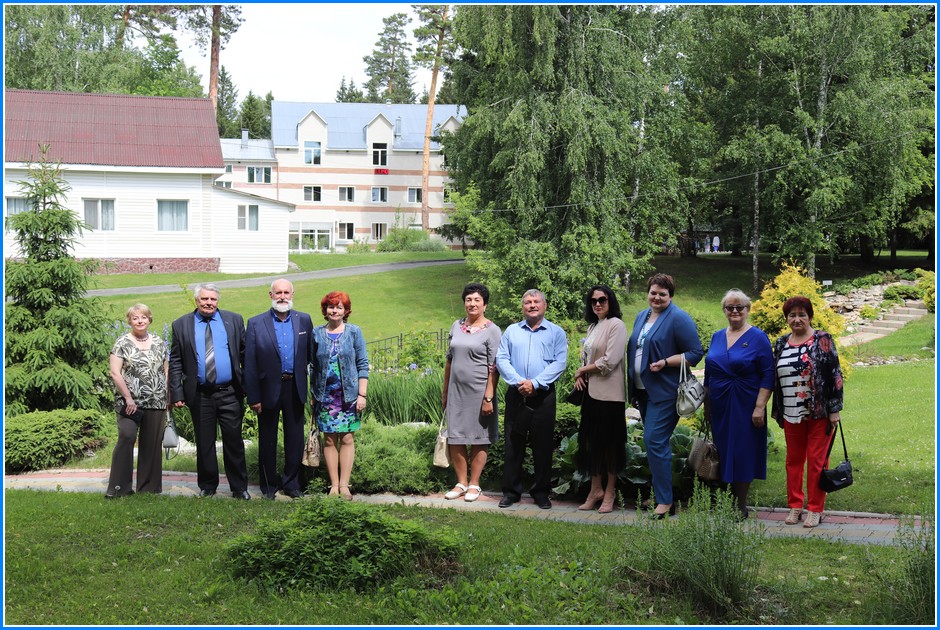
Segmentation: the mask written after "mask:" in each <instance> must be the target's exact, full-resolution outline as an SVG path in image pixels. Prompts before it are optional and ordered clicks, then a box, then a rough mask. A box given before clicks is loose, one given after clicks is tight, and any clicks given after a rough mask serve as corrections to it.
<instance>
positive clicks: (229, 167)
mask: <svg viewBox="0 0 940 630" xmlns="http://www.w3.org/2000/svg"><path fill="white" fill-rule="evenodd" d="M225 172H226V173H231V172H232V165H231V164H226V165H225Z"/></svg>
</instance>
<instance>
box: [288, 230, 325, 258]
mask: <svg viewBox="0 0 940 630" xmlns="http://www.w3.org/2000/svg"><path fill="white" fill-rule="evenodd" d="M321 225H322V224H316V223H291V224H290V226H289V231H288V233H287V249H288V250H290V251H292V252H328V251H330V228H328V227H321Z"/></svg>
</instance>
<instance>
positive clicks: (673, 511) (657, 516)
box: [652, 503, 676, 521]
mask: <svg viewBox="0 0 940 630" xmlns="http://www.w3.org/2000/svg"><path fill="white" fill-rule="evenodd" d="M656 507H659V505H657V506H656ZM675 515H676V504H675V503H670V504H669V509H668V510H667V511H665V512H656V511H654V512H653V515H652V516H653V518H654V519H656V520H657V521H661V520H663V519H664V518H666V516H675Z"/></svg>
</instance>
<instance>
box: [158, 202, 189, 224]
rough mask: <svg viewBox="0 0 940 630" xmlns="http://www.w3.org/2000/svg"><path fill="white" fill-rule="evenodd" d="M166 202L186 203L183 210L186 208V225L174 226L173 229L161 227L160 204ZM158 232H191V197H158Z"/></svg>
mask: <svg viewBox="0 0 940 630" xmlns="http://www.w3.org/2000/svg"><path fill="white" fill-rule="evenodd" d="M166 203H174V204H176V203H181V204H185V205H184V207H183V210H185V215H184V219H185V222H186V225H185V227H183V228H172V229H168V228H163V227H160V226H161V220H160V210H161V207H160V204H166ZM174 210H178V209H174ZM157 232H189V199H157Z"/></svg>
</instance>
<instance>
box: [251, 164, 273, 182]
mask: <svg viewBox="0 0 940 630" xmlns="http://www.w3.org/2000/svg"><path fill="white" fill-rule="evenodd" d="M248 183H249V184H270V183H271V167H270V166H249V167H248Z"/></svg>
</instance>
